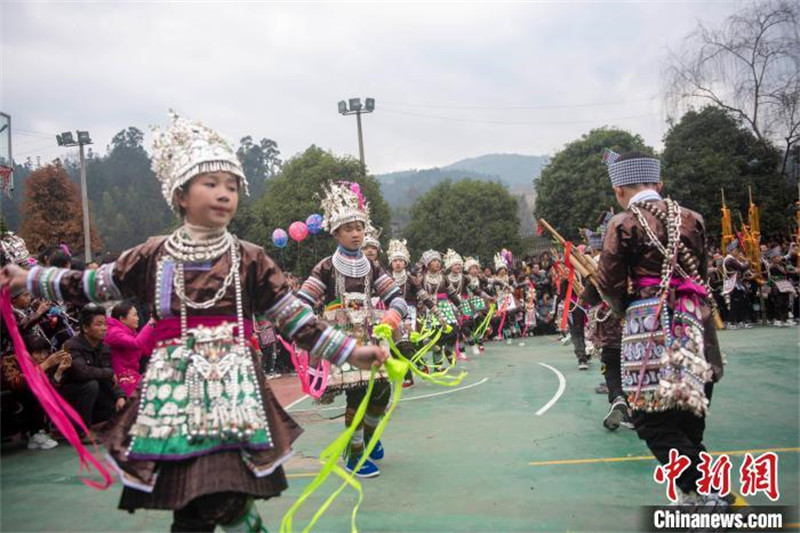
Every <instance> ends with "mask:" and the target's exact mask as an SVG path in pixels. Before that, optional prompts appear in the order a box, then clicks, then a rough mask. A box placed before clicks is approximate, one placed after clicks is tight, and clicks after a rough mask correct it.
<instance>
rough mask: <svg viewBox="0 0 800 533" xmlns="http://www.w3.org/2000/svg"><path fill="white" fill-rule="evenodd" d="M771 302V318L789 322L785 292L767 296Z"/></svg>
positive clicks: (787, 299) (786, 294)
mask: <svg viewBox="0 0 800 533" xmlns="http://www.w3.org/2000/svg"><path fill="white" fill-rule="evenodd" d="M769 301H770V302H772V313H773V314H772V316H773V317H774V319H775V320H780V321H781V322H786V321H787V320H789V294H788V293H785V292H773V293H772V294H770V295H769Z"/></svg>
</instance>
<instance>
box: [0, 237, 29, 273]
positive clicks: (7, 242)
mask: <svg viewBox="0 0 800 533" xmlns="http://www.w3.org/2000/svg"><path fill="white" fill-rule="evenodd" d="M0 252H1V254H0V255H2V257H0V265H6V264H8V263H14V264H16V265H18V266H21V267H30V266H33V265H35V264H36V259H34V258H33V257H31V254H30V252H28V246H27V245H26V244H25V241H24V240H22V237H20V236H19V235H16V234H14V232H13V231H7V232H5V233H4V234H3V237H2V240H0Z"/></svg>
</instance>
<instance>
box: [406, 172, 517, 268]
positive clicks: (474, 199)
mask: <svg viewBox="0 0 800 533" xmlns="http://www.w3.org/2000/svg"><path fill="white" fill-rule="evenodd" d="M403 234H404V236H405V237H406V238H407V239H408V245H409V251H411V253H412V259H413V260H416V259H417V258H418V257H419V256H420V254H421V253H422V252H423V251H425V250H427V249H429V248H433V249H435V250H439V251H440V252H442V253H444V252H445V251H447V249H448V248H453V249H454V250H456V251H457V252H458V253H460V254H461V255H462V256H475V257H480V259H481V262H482V263H483V264H489V263H490V262H491V258H492V257H493V255H494V253H495V252H499V251H500V250H501V249H502V248H510V249H511V250H512V251H514V252H517V253H518V252H519V251H520V238H519V217H518V216H517V199H516V198H515V197H514V196H512V195H511V194H510V193H509V192H508V190H507V189H506V188H505V187H504V186H503V185H500V184H499V183H493V182H489V181H480V180H473V179H466V180H463V181H458V182H455V183H453V182H452V181H450V180H445V181H443V182H441V183H440V184H438V185H436V186H435V187H433V188H432V189H431V190H430V191H428V192H427V193H425V194H424V195H422V196H420V197H419V198H418V199H417V201H416V202H415V203H414V205H413V206H412V207H411V222H410V223H409V224H408V226H406V228H405V230H404V232H403Z"/></svg>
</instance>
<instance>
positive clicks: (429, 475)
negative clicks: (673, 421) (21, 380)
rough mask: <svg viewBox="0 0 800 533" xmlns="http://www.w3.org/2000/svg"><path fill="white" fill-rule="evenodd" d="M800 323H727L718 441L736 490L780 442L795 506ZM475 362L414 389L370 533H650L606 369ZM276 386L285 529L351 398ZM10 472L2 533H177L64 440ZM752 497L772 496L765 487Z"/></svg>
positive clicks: (370, 490) (505, 355)
mask: <svg viewBox="0 0 800 533" xmlns="http://www.w3.org/2000/svg"><path fill="white" fill-rule="evenodd" d="M799 333H800V331H799V330H798V329H788V328H787V329H771V328H757V329H752V330H741V331H731V332H721V345H722V347H723V351H724V352H725V354H726V355H727V368H726V375H725V377H724V379H723V380H722V382H721V383H719V385H718V386H717V388H716V389H715V391H714V398H713V402H712V407H711V413H710V415H709V417H708V421H707V432H706V440H705V442H706V444H707V446H708V448H709V449H710V450H711V451H714V452H735V454H734V456H732V462H733V476H732V483H733V487H734V488H735V489H737V490H738V487H739V481H738V468H739V466H740V465H741V462H742V457H741V453H743V452H745V451H747V450H759V451H758V452H757V453H761V451H763V450H767V449H775V450H780V451H778V452H777V453H778V456H779V486H780V491H781V498H780V501H779V502H778V503H780V504H783V505H797V504H798V502H800V476H798V474H799V473H800V462H798V451H800V428H799V425H798V420H800V356H799V355H798V354H799V353H800V351H799V349H798V341H799V340H800V337H799V336H798V335H799ZM461 365H462V366H463V368H464V369H465V370H468V371H469V376H468V377H467V378H466V379H465V380H464V382H463V383H462V384H461V385H460V386H459V387H457V388H455V389H445V388H440V387H435V386H433V385H428V384H418V385H417V386H415V387H414V388H411V389H408V390H405V391H403V395H402V399H401V402H400V404H399V406H398V408H397V411H396V412H395V414H394V418H393V419H392V421H391V422H390V424H389V427H388V429H387V432H386V434H385V435H384V438H383V443H384V445H385V447H386V459H385V460H384V461H383V462H382V463H381V476H380V477H378V478H375V479H369V480H364V481H363V482H362V483H363V486H364V491H365V501H364V504H363V505H362V507H361V511H360V514H359V518H358V526H359V530H360V531H364V532H447V531H470V532H489V531H492V532H505V531H518V532H523V531H533V530H557V531H565V530H570V531H629V530H636V529H637V525H638V522H639V512H640V508H641V506H644V505H658V504H662V503H664V502H665V496H664V487H663V486H659V485H657V484H656V483H655V482H654V481H653V477H652V474H653V469H654V467H655V465H656V463H655V461H654V460H653V459H652V458H650V457H649V455H648V451H647V448H646V447H645V445H644V443H643V442H641V441H639V440H638V439H637V437H636V434H635V433H634V432H632V431H630V430H626V429H624V428H620V429H619V430H618V431H616V432H613V433H612V432H608V431H606V430H605V429H604V428H603V427H602V425H601V421H602V418H603V416H604V415H605V413H606V410H607V407H608V405H607V401H606V398H605V396H601V395H598V394H595V393H594V391H593V389H594V386H595V385H597V384H598V383H599V382H600V381H601V379H602V377H601V375H600V373H599V366H600V365H599V363H596V362H595V363H594V364H593V365H592V367H591V369H590V370H589V371H588V372H580V371H578V369H577V367H576V362H575V358H574V356H573V355H572V350H571V346H562V345H561V344H560V343H558V342H555V341H554V340H553V338H552V337H546V338H545V337H537V338H531V339H526V340H525V346H519V345H518V344H517V343H515V344H514V345H512V346H508V345H506V344H501V343H496V342H495V343H491V344H489V345H488V348H487V350H486V353H485V354H484V355H482V356H480V357H478V358H476V359H473V360H471V361H468V362H465V363H462V364H461ZM562 380H563V385H564V387H563V393H561V394H560V395H559V389H560V388H561V383H562ZM273 383H275V388H276V389H277V391H278V395H279V398H281V401H282V402H283V403H284V405H291V407H290V408H289V411H290V412H291V413H293V415H294V416H295V417H296V419H297V420H298V421H299V422H300V423H301V424H302V425H303V426H304V427H305V429H306V432H305V434H304V435H303V436H302V437H301V438H300V440H299V441H298V442H297V443H296V452H297V457H296V458H295V459H294V460H293V461H292V462H291V463H290V464H289V466H288V468H287V472H288V473H289V477H290V485H291V486H290V488H289V490H288V491H287V492H285V493H284V494H283V496H282V497H280V498H277V499H274V500H271V501H267V502H260V503H259V509H260V510H261V513H262V516H263V517H264V519H265V522H266V524H267V526H268V527H269V528H270V530H271V531H273V532H274V531H277V530H278V527H279V524H280V517H281V516H282V515H283V513H284V511H285V510H286V509H288V507H289V506H290V505H291V504H292V503H293V501H294V500H295V499H296V498H297V496H298V495H299V494H300V493H301V491H302V490H303V488H304V487H305V486H306V485H307V484H308V483H309V482H310V481H311V480H312V478H313V474H314V472H316V471H317V470H318V463H317V461H316V456H317V454H318V453H319V451H320V450H321V449H322V448H323V447H324V446H325V445H326V444H328V443H329V442H331V440H333V439H334V438H335V437H336V436H337V435H338V434H339V433H340V432H341V431H342V429H343V420H342V418H341V416H340V415H341V413H342V412H343V409H342V407H341V403H342V401H343V398H341V397H340V398H338V399H337V402H336V403H334V404H333V405H332V406H324V407H320V406H315V405H313V404H312V403H311V402H310V401H309V400H308V399H301V398H302V394H301V393H300V392H299V390H298V386H297V385H296V380H293V379H281V380H278V381H277V382H273ZM0 468H1V469H2V470H1V471H0V505H2V508H0V530H2V531H168V530H169V524H170V521H171V516H170V514H169V513H167V512H161V511H141V512H137V513H135V514H133V515H130V514H126V513H123V512H120V511H117V510H116V503H117V500H118V497H119V493H120V490H121V488H120V485H119V484H118V483H117V484H115V485H114V487H113V488H112V489H110V490H108V491H105V492H98V491H94V490H92V489H89V488H87V487H85V486H83V485H82V484H81V482H80V481H79V480H78V479H77V477H76V470H77V461H76V459H75V456H74V453H73V452H72V450H71V449H70V448H68V447H67V446H66V445H63V444H62V445H61V446H59V447H58V448H56V449H53V450H48V451H28V450H27V449H24V447H22V448H12V449H9V447H8V446H6V447H5V449H4V451H3V454H2V461H1V462H0ZM335 486H336V485H334V483H333V482H330V481H329V483H328V484H327V485H325V486H324V488H323V490H321V491H320V492H319V493H318V495H316V496H315V497H313V498H311V500H310V501H308V502H307V503H306V506H305V507H304V508H303V509H302V510H301V511H300V512H299V513H298V515H297V516H296V518H295V526H296V530H297V531H300V530H302V527H304V525H305V524H306V523H307V520H308V518H310V517H311V515H312V514H313V512H314V511H315V510H316V508H317V506H318V505H319V504H320V503H321V502H322V501H323V500H324V499H325V497H327V495H328V494H330V492H331V491H333V490H334V488H335ZM749 501H750V502H751V503H759V504H768V503H770V502H769V500H768V499H767V498H766V497H765V496H761V495H759V496H756V497H751V498H749ZM354 502H355V493H354V492H353V491H351V490H346V491H345V492H344V493H343V494H342V496H341V497H340V498H339V500H337V502H336V503H335V504H334V505H333V506H332V507H331V508H330V509H329V510H328V512H327V514H326V515H325V516H324V517H323V519H322V520H321V522H320V523H319V524H318V526H317V527H316V528H315V529H314V531H317V532H319V533H323V532H343V531H347V530H348V529H349V520H350V511H351V508H352V505H353V503H354Z"/></svg>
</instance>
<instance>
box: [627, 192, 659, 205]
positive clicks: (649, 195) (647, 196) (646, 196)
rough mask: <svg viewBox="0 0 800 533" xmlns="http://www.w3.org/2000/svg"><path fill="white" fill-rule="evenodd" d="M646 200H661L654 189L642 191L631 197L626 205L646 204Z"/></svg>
mask: <svg viewBox="0 0 800 533" xmlns="http://www.w3.org/2000/svg"><path fill="white" fill-rule="evenodd" d="M648 200H663V198H662V197H661V195H660V194H658V191H657V190H655V189H644V190H641V191H639V192H637V193H636V194H634V195H633V198H631V199H630V200H629V201H628V205H633V204H635V203H636V202H647V201H648Z"/></svg>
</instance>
